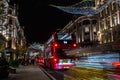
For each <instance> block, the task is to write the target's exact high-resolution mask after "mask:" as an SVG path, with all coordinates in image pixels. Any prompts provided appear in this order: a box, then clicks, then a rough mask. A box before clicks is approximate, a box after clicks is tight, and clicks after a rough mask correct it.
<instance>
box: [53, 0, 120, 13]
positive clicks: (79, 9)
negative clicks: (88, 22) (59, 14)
mask: <svg viewBox="0 0 120 80" xmlns="http://www.w3.org/2000/svg"><path fill="white" fill-rule="evenodd" d="M112 1H113V0H106V2H105V4H103V5H102V6H100V7H99V8H97V9H96V8H95V2H94V1H93V0H85V1H82V2H80V3H77V4H75V5H71V6H56V5H51V6H52V7H55V8H58V9H60V10H62V11H64V12H67V13H71V14H81V15H95V14H98V13H99V12H101V11H102V10H104V9H105V8H106V7H107V6H108V5H109V4H110V3H111V2H112ZM114 1H115V3H117V4H120V0H114Z"/></svg>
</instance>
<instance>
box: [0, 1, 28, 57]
mask: <svg viewBox="0 0 120 80" xmlns="http://www.w3.org/2000/svg"><path fill="white" fill-rule="evenodd" d="M1 5H2V6H1V10H2V12H1V19H0V21H1V26H0V33H1V34H2V35H3V36H4V37H5V38H6V43H5V48H6V49H5V51H4V55H5V57H9V58H11V59H14V58H17V57H18V54H19V51H20V50H19V49H20V47H21V46H24V45H25V44H26V40H25V36H24V30H23V29H24V27H22V26H20V23H19V20H18V4H17V3H16V2H14V1H12V0H2V1H1Z"/></svg>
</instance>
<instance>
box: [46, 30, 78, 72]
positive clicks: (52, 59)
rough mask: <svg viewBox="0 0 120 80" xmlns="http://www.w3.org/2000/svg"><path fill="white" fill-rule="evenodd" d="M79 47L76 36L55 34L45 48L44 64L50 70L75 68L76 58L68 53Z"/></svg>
mask: <svg viewBox="0 0 120 80" xmlns="http://www.w3.org/2000/svg"><path fill="white" fill-rule="evenodd" d="M76 47H77V45H76V40H75V36H73V35H71V34H69V33H57V32H55V33H54V34H53V35H52V36H51V37H50V38H49V40H48V41H47V42H46V43H45V47H44V64H45V66H47V67H48V68H51V69H54V70H58V69H69V68H71V67H73V66H74V57H73V56H72V55H70V54H69V53H67V51H69V50H71V49H75V48H76Z"/></svg>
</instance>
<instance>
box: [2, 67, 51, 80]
mask: <svg viewBox="0 0 120 80" xmlns="http://www.w3.org/2000/svg"><path fill="white" fill-rule="evenodd" d="M2 80H51V79H50V78H49V77H48V76H47V75H46V73H45V72H44V71H43V70H42V69H41V68H40V67H39V66H38V65H27V66H22V65H20V66H19V68H16V73H10V74H9V77H8V78H7V79H2Z"/></svg>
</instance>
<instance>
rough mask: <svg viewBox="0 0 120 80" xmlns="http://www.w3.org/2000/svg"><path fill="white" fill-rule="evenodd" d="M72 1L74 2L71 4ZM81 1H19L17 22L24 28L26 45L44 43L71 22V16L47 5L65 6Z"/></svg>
mask: <svg viewBox="0 0 120 80" xmlns="http://www.w3.org/2000/svg"><path fill="white" fill-rule="evenodd" d="M73 1H74V2H73ZM80 1H81V0H48V1H47V0H20V1H19V15H18V17H19V21H20V25H21V26H24V28H25V29H24V32H25V36H26V40H27V44H31V43H34V42H37V43H38V42H39V43H44V42H46V41H47V40H48V38H49V37H50V36H51V34H52V33H53V32H55V31H56V30H57V29H62V28H64V27H65V25H66V24H67V23H68V22H69V21H70V20H72V18H73V14H70V13H66V12H63V11H61V10H59V9H57V8H54V7H51V6H49V4H54V5H59V6H61V5H62V6H66V5H71V4H74V3H77V2H80Z"/></svg>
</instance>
